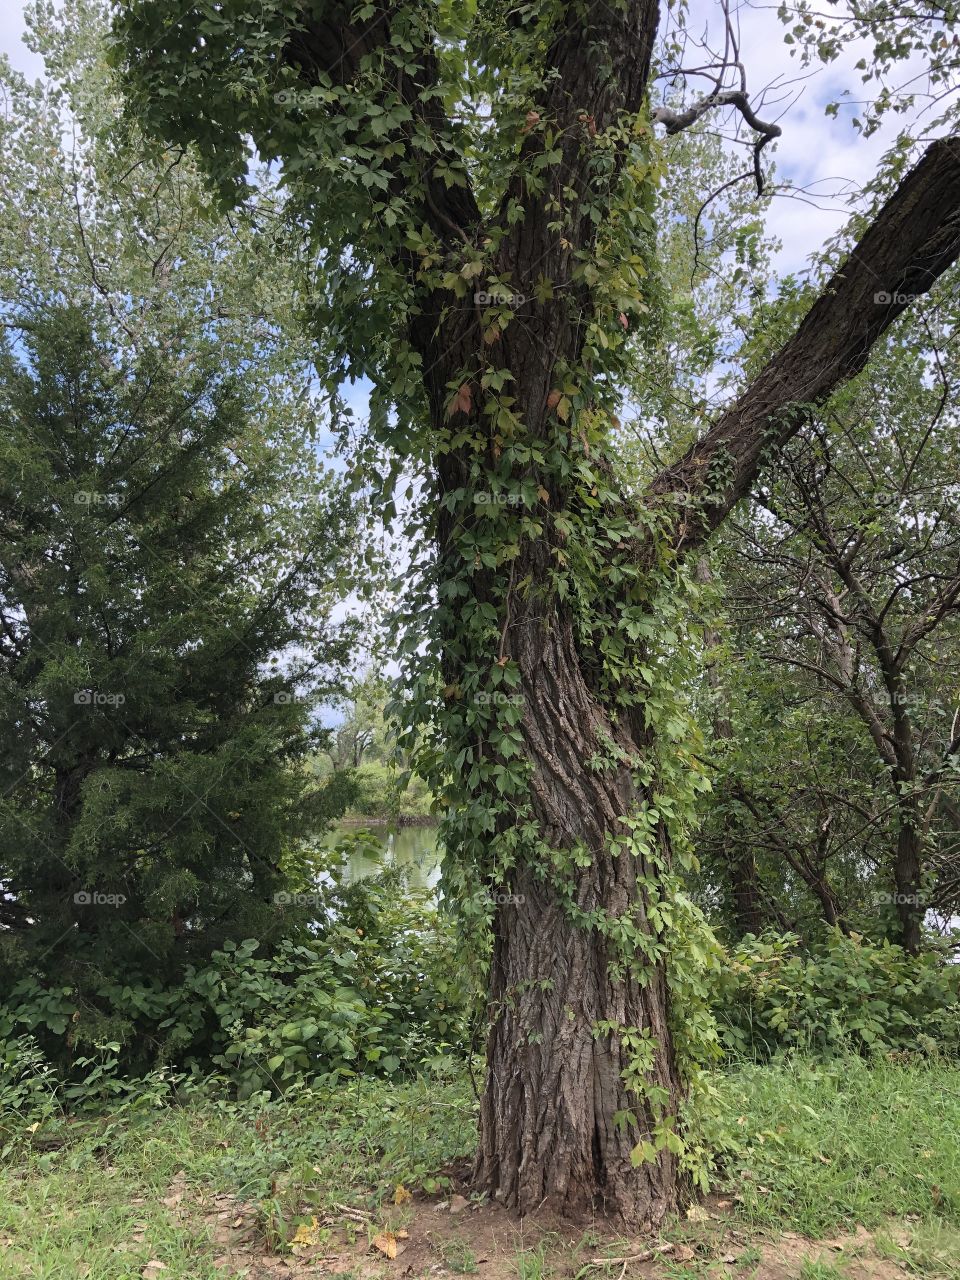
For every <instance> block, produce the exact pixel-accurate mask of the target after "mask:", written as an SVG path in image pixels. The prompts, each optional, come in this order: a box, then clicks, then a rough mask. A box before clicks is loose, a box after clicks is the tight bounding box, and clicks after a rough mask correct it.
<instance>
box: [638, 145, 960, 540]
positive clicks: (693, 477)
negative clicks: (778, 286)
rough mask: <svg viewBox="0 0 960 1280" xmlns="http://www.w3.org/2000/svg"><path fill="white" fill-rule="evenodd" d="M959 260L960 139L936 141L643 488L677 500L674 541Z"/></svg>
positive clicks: (757, 465)
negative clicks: (773, 349)
mask: <svg viewBox="0 0 960 1280" xmlns="http://www.w3.org/2000/svg"><path fill="white" fill-rule="evenodd" d="M958 256H960V138H957V137H950V138H944V139H940V140H938V141H937V142H934V143H932V144H931V145H930V146H929V147H928V148H927V150H926V152H925V153H924V155H923V158H922V159H921V160H920V162H919V163H918V164H917V165H916V166H915V167H914V168H913V169H911V170H910V172H909V173H908V174H907V175H906V177H905V178H904V179H903V181H902V182H901V183H900V185H899V187H898V188H897V190H896V191H895V192H894V194H893V195H892V196H891V197H890V199H889V200H888V201H887V202H886V204H884V206H883V207H882V208H881V210H880V211H879V213H878V214H877V216H876V218H875V219H874V221H873V222H872V223H871V225H870V226H869V228H868V229H867V231H866V232H865V234H864V235H863V236H862V237H861V239H860V241H859V243H858V244H857V245H856V247H855V248H854V249H853V250H852V251H851V253H850V254H849V256H848V257H847V259H846V261H845V262H844V264H843V266H842V267H841V268H840V270H839V271H838V272H837V273H836V275H834V277H833V278H832V279H831V280H830V282H829V283H828V284H827V286H826V288H825V289H824V291H823V293H822V294H821V295H820V297H819V298H818V299H817V301H816V302H815V303H814V305H813V306H812V307H811V309H810V311H808V313H807V315H806V317H805V318H804V320H803V321H802V322H801V324H800V326H799V328H798V329H797V331H796V333H795V334H794V336H793V337H792V338H791V339H790V340H789V342H787V344H786V346H784V347H783V348H782V349H781V351H780V352H779V353H778V354H777V355H776V356H774V357H773V359H772V360H771V361H770V362H769V364H768V365H767V366H766V368H765V369H764V370H763V371H762V372H761V373H760V375H759V376H758V377H757V378H756V379H755V380H754V381H753V383H752V384H751V385H750V386H749V387H748V388H747V390H746V391H744V393H743V394H742V395H741V396H740V398H739V400H737V401H736V403H735V404H734V405H733V406H732V407H731V408H730V409H728V410H727V411H726V413H724V414H723V416H722V417H721V418H720V419H719V421H718V422H716V423H715V424H714V425H713V426H712V427H711V428H710V430H709V431H707V433H706V434H705V435H704V436H703V437H702V438H701V439H700V440H698V441H697V443H696V444H695V445H693V447H692V448H691V449H690V450H689V451H688V452H687V453H686V454H685V455H684V457H682V458H680V459H679V460H678V461H677V462H675V463H673V464H672V465H671V466H669V467H666V468H665V469H664V470H663V471H662V472H661V473H660V475H659V476H658V477H657V478H656V480H655V481H654V482H653V484H652V485H651V486H650V488H649V490H648V491H647V495H646V498H647V501H648V502H650V503H653V504H658V505H659V504H663V503H665V502H675V501H677V500H678V499H679V500H680V502H681V508H680V510H679V512H678V515H677V532H676V538H675V546H676V548H677V550H678V551H679V552H680V553H686V552H689V551H690V550H692V549H693V548H695V547H696V546H698V545H699V544H700V543H702V542H703V540H704V539H705V538H707V537H708V536H709V535H710V534H711V533H712V532H713V530H714V529H716V528H717V526H718V525H720V524H721V523H722V522H723V520H724V519H725V518H726V517H727V515H728V514H729V512H730V511H731V510H732V509H733V507H734V506H735V505H736V504H737V503H738V502H739V501H740V500H741V499H742V498H743V497H745V496H746V495H747V494H748V493H749V491H750V488H751V486H752V484H753V482H754V480H755V479H756V477H757V475H758V473H759V471H760V469H761V466H762V465H763V462H764V460H765V459H767V458H769V457H770V456H774V455H775V454H776V453H777V451H778V450H780V449H781V448H782V447H783V446H784V445H785V444H786V442H787V441H788V440H789V439H790V438H791V437H792V436H793V435H795V434H796V432H797V431H799V430H800V428H801V426H802V425H803V424H804V422H805V421H806V420H807V418H808V417H809V415H810V412H811V411H812V409H813V408H814V407H815V406H816V405H818V404H820V403H822V402H823V401H824V400H826V399H827V398H828V397H829V396H830V395H831V394H832V392H833V391H835V390H836V389H837V387H839V386H841V385H842V384H843V383H844V382H846V381H847V380H848V379H850V378H852V377H854V376H855V375H856V374H858V373H859V372H860V370H861V369H862V368H863V367H864V365H865V364H866V362H867V359H868V357H869V355H870V350H871V348H872V347H873V345H874V343H875V342H876V341H877V340H878V339H879V338H880V337H881V336H882V335H883V333H884V332H885V331H886V330H887V329H888V328H889V327H890V325H891V324H892V323H893V321H894V320H895V319H896V318H897V316H899V315H900V314H901V312H902V311H904V310H905V309H906V308H907V306H909V305H910V303H911V302H913V301H914V300H915V299H917V298H918V297H920V296H921V295H922V294H924V293H926V292H927V291H928V290H929V289H930V288H931V287H932V286H933V284H934V283H935V282H936V280H937V279H938V278H939V277H940V276H941V275H942V274H943V272H944V271H946V270H947V268H948V267H950V266H951V265H952V264H953V263H954V262H955V261H956V260H957V258H958Z"/></svg>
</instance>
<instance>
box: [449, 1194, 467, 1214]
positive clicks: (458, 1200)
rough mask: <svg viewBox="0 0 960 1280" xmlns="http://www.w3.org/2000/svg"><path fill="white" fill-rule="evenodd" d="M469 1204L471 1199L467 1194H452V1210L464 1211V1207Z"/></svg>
mask: <svg viewBox="0 0 960 1280" xmlns="http://www.w3.org/2000/svg"><path fill="white" fill-rule="evenodd" d="M468 1204H469V1201H468V1200H467V1198H466V1196H451V1197H450V1212H451V1213H463V1211H464V1209H466V1208H467V1207H468Z"/></svg>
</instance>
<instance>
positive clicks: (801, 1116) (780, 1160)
mask: <svg viewBox="0 0 960 1280" xmlns="http://www.w3.org/2000/svg"><path fill="white" fill-rule="evenodd" d="M720 1092H721V1098H722V1100H723V1102H724V1105H725V1108H726V1109H727V1112H728V1114H729V1118H730V1123H729V1129H730V1133H731V1136H732V1139H731V1140H732V1141H734V1142H736V1143H737V1144H738V1145H739V1147H740V1150H739V1151H738V1152H736V1154H734V1155H733V1156H732V1157H731V1158H730V1159H728V1161H727V1170H726V1173H727V1178H728V1181H729V1184H730V1187H731V1189H732V1190H733V1191H734V1192H735V1193H737V1194H738V1195H739V1196H740V1197H742V1199H741V1200H740V1201H739V1202H738V1207H739V1210H740V1213H741V1214H742V1215H744V1216H745V1217H746V1218H747V1219H748V1220H749V1221H750V1222H752V1223H754V1224H756V1225H761V1226H771V1227H777V1228H779V1229H783V1230H792V1231H797V1232H801V1233H803V1234H807V1235H818V1234H822V1233H824V1232H828V1231H831V1230H834V1229H835V1228H836V1227H838V1226H842V1225H843V1224H851V1225H852V1224H853V1223H855V1222H861V1223H863V1225H864V1226H865V1227H868V1228H869V1227H874V1226H877V1225H879V1224H880V1223H882V1222H883V1221H884V1219H885V1218H887V1217H890V1216H903V1215H908V1214H909V1215H915V1216H916V1217H917V1218H918V1219H919V1220H920V1221H923V1222H931V1223H933V1222H937V1221H945V1222H947V1223H951V1224H953V1225H960V1068H958V1067H957V1066H956V1065H946V1064H943V1063H936V1062H930V1063H924V1062H918V1063H911V1064H902V1063H894V1062H890V1061H888V1060H887V1059H886V1058H883V1057H878V1058H877V1059H876V1060H874V1061H873V1062H871V1063H867V1062H865V1061H863V1060H862V1059H860V1058H845V1059H842V1060H838V1061H836V1062H832V1063H821V1064H816V1063H811V1062H804V1061H802V1060H795V1061H790V1062H788V1063H785V1064H771V1065H766V1066H744V1067H740V1068H738V1069H737V1070H735V1071H730V1072H727V1073H725V1074H724V1075H723V1076H722V1077H721V1079H720Z"/></svg>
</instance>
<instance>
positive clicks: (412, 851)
mask: <svg viewBox="0 0 960 1280" xmlns="http://www.w3.org/2000/svg"><path fill="white" fill-rule="evenodd" d="M357 831H369V832H370V833H371V834H372V835H373V836H375V837H376V839H377V840H378V842H379V844H380V855H379V857H378V858H370V857H366V856H365V855H364V854H362V853H359V852H357V853H353V854H351V855H350V858H349V859H348V861H347V876H348V879H350V880H360V879H362V878H363V877H364V876H369V875H373V874H375V873H376V872H377V871H379V870H380V868H381V867H406V868H407V870H408V871H409V874H410V883H411V884H413V885H414V886H416V887H417V888H418V889H432V888H434V886H435V885H436V883H437V881H438V880H439V879H440V851H439V849H438V848H437V829H436V827H400V828H399V830H397V831H393V830H391V829H390V828H389V827H387V826H385V825H384V826H374V825H372V824H370V823H365V824H360V823H353V822H350V823H343V824H341V825H340V826H339V827H337V828H336V829H335V830H334V831H333V832H331V839H336V837H337V836H339V835H345V834H353V833H355V832H357Z"/></svg>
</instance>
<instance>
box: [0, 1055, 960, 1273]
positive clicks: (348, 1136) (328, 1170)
mask: <svg viewBox="0 0 960 1280" xmlns="http://www.w3.org/2000/svg"><path fill="white" fill-rule="evenodd" d="M717 1081H718V1087H719V1090H720V1096H721V1099H722V1102H723V1114H724V1126H725V1128H726V1130H727V1133H728V1143H729V1146H730V1149H729V1151H728V1153H727V1155H726V1157H725V1163H724V1167H723V1179H724V1182H725V1185H726V1186H727V1187H728V1188H729V1190H730V1192H731V1193H732V1194H734V1195H735V1196H736V1197H737V1203H736V1215H737V1217H738V1219H739V1224H738V1229H742V1230H743V1231H744V1232H749V1231H750V1230H751V1229H756V1230H757V1231H758V1232H760V1233H762V1234H763V1235H767V1234H768V1233H772V1234H774V1235H775V1233H777V1232H780V1231H793V1232H797V1233H801V1234H809V1235H813V1236H817V1235H823V1234H827V1233H829V1234H837V1233H838V1231H839V1230H841V1229H842V1228H843V1227H844V1226H850V1227H852V1226H853V1224H854V1223H855V1222H861V1223H863V1224H864V1226H866V1227H868V1228H871V1229H876V1242H877V1243H876V1249H877V1251H878V1252H882V1254H883V1256H885V1257H887V1258H889V1259H890V1260H891V1261H896V1262H899V1263H901V1264H902V1265H904V1266H905V1267H906V1268H907V1269H908V1271H911V1272H912V1273H914V1274H916V1275H922V1276H935V1275H936V1276H953V1277H960V1067H957V1066H947V1065H944V1064H938V1063H928V1064H924V1063H921V1062H916V1063H911V1064H894V1063H891V1062H888V1061H887V1060H886V1059H878V1060H876V1061H875V1062H873V1063H871V1064H867V1063H864V1062H862V1061H860V1060H859V1059H848V1060H844V1061H842V1062H837V1063H833V1064H819V1065H818V1064H813V1063H809V1062H803V1061H795V1062H790V1063H788V1064H773V1065H766V1066H744V1067H740V1068H738V1069H736V1070H731V1071H727V1072H724V1073H722V1074H720V1075H719V1076H718V1077H717ZM27 1123H28V1122H27V1121H26V1120H24V1119H16V1118H13V1117H6V1119H5V1118H4V1117H3V1116H0V1133H3V1131H4V1130H5V1131H6V1138H5V1140H8V1139H9V1137H10V1135H11V1133H13V1134H15V1135H16V1145H15V1147H14V1150H13V1152H12V1153H11V1154H10V1155H9V1156H8V1158H7V1160H6V1162H5V1165H4V1167H3V1168H2V1169H0V1280H83V1277H85V1276H88V1277H89V1280H131V1277H133V1278H136V1277H139V1276H140V1274H141V1271H142V1268H143V1267H144V1265H145V1264H146V1263H147V1262H148V1261H150V1260H151V1259H157V1260H159V1261H161V1262H163V1263H164V1264H165V1266H166V1268H167V1269H166V1270H165V1271H162V1272H160V1273H158V1280H236V1276H235V1274H233V1273H231V1271H230V1270H229V1269H228V1268H216V1267H214V1265H213V1264H214V1259H215V1258H216V1257H217V1256H219V1255H220V1254H222V1252H223V1247H222V1244H217V1243H216V1242H215V1241H214V1240H213V1238H212V1228H211V1227H210V1226H209V1225H208V1221H207V1218H208V1216H209V1212H208V1211H209V1205H210V1201H211V1198H212V1197H213V1196H215V1195H216V1194H225V1195H229V1196H231V1197H235V1198H236V1199H237V1200H238V1201H243V1202H245V1203H247V1204H249V1205H250V1206H251V1216H250V1221H251V1223H255V1225H256V1231H257V1233H258V1235H259V1237H260V1238H262V1239H264V1240H266V1241H268V1242H269V1243H270V1244H271V1245H272V1246H273V1247H274V1248H277V1249H280V1250H282V1249H283V1248H284V1245H285V1242H288V1241H289V1240H290V1238H291V1236H292V1235H293V1233H294V1231H295V1230H296V1226H297V1224H298V1222H304V1221H308V1220H309V1215H310V1214H311V1213H316V1214H317V1215H318V1216H321V1217H322V1215H323V1213H324V1211H325V1210H327V1209H329V1208H331V1207H332V1206H334V1205H337V1204H352V1205H356V1206H360V1207H361V1208H366V1209H374V1210H375V1209H377V1208H378V1207H379V1206H383V1213H382V1215H381V1216H382V1217H386V1218H390V1216H391V1215H393V1216H396V1215H398V1214H401V1213H403V1212H408V1211H409V1210H408V1206H406V1205H404V1206H402V1207H400V1208H397V1207H395V1206H394V1205H393V1197H394V1192H395V1189H396V1187H397V1184H399V1183H402V1184H403V1185H404V1186H406V1187H408V1188H411V1189H412V1188H415V1187H423V1188H426V1189H427V1190H431V1191H433V1190H435V1191H442V1190H443V1189H444V1187H445V1185H446V1184H445V1180H444V1177H443V1170H444V1168H446V1167H448V1166H449V1164H450V1162H451V1161H454V1160H456V1159H458V1158H460V1157H463V1156H466V1155H469V1154H470V1153H471V1151H472V1147H473V1141H474V1123H475V1107H474V1104H473V1101H472V1097H471V1094H470V1091H469V1088H468V1087H467V1086H466V1085H465V1084H464V1083H463V1082H461V1081H459V1080H449V1079H430V1080H420V1081H417V1082H406V1083H398V1084H388V1083H386V1082H383V1081H372V1080H360V1081H359V1082H354V1083H353V1084H352V1085H350V1086H348V1087H345V1088H344V1089H343V1090H342V1091H341V1092H339V1093H337V1094H335V1095H326V1096H321V1095H319V1094H315V1093H310V1092H308V1091H305V1092H304V1093H302V1094H301V1095H299V1096H297V1097H294V1098H290V1099H288V1100H286V1101H283V1102H269V1103H262V1102H248V1103H243V1104H238V1103H232V1102H229V1101H226V1100H225V1099H223V1098H217V1097H215V1096H212V1095H211V1094H210V1093H209V1092H206V1093H205V1092H203V1091H200V1092H196V1093H194V1094H193V1095H191V1096H190V1097H189V1099H187V1100H185V1101H184V1103H183V1105H177V1106H172V1105H164V1106H156V1107H154V1106H151V1107H148V1108H146V1109H144V1108H141V1109H137V1108H136V1107H135V1106H133V1105H127V1106H124V1107H121V1108H120V1109H119V1110H117V1111H114V1112H113V1114H112V1115H111V1116H110V1117H106V1118H105V1117H100V1118H97V1117H94V1118H91V1119H80V1120H77V1121H75V1122H70V1123H66V1122H64V1121H63V1120H51V1121H45V1122H44V1123H43V1124H42V1125H41V1126H40V1128H39V1129H38V1130H37V1131H36V1132H35V1133H34V1134H33V1135H32V1136H31V1135H30V1134H29V1133H28V1132H27ZM51 1138H56V1139H57V1140H60V1141H62V1143H63V1145H62V1146H60V1147H59V1148H58V1149H56V1150H50V1151H46V1152H44V1151H41V1150H38V1149H37V1146H36V1145H35V1144H36V1143H37V1142H38V1141H40V1142H43V1141H48V1140H50V1139H51ZM0 1145H2V1143H0ZM181 1171H182V1173H183V1177H182V1179H180V1182H181V1183H182V1185H183V1187H184V1188H185V1191H184V1200H185V1204H186V1205H188V1206H189V1210H190V1222H191V1226H190V1229H189V1230H185V1229H184V1227H183V1225H182V1224H180V1223H179V1222H178V1220H177V1216H176V1210H174V1209H171V1207H170V1206H169V1205H164V1204H163V1200H164V1198H165V1197H168V1196H169V1192H170V1187H171V1183H172V1182H173V1181H174V1178H175V1175H177V1174H179V1173H180V1172H181ZM200 1197H205V1199H204V1200H203V1201H202V1202H201V1203H198V1198H200ZM205 1207H206V1216H205ZM398 1222H399V1218H398ZM355 1229H356V1232H357V1238H358V1240H359V1239H360V1238H361V1237H362V1236H363V1235H364V1234H365V1231H366V1228H365V1226H364V1225H363V1222H362V1220H361V1221H360V1222H358V1224H357V1226H356V1228H355ZM459 1234H460V1236H461V1237H462V1238H461V1239H458V1240H447V1241H446V1242H445V1244H444V1245H443V1249H444V1251H445V1253H444V1256H443V1261H444V1263H445V1264H446V1266H447V1268H448V1269H449V1270H450V1271H452V1272H455V1273H457V1274H461V1275H469V1274H472V1273H473V1269H474V1268H475V1267H476V1265H477V1264H476V1252H475V1248H474V1245H473V1243H472V1242H471V1240H470V1233H469V1225H468V1224H467V1223H466V1222H465V1223H464V1224H463V1228H462V1230H461V1231H460V1233H459ZM543 1244H544V1242H543V1240H542V1239H539V1240H538V1239H537V1238H536V1237H532V1238H531V1239H530V1240H529V1241H528V1242H526V1241H525V1242H523V1243H522V1244H521V1246H520V1247H519V1248H518V1250H517V1255H516V1258H515V1259H514V1270H515V1272H516V1275H517V1277H518V1280H544V1278H545V1277H547V1276H548V1275H550V1274H552V1265H553V1264H552V1262H551V1259H550V1258H549V1257H548V1255H549V1254H550V1250H549V1249H548V1248H545V1247H543ZM825 1268H826V1269H825ZM838 1268H840V1269H839V1270H838ZM700 1269H701V1268H700V1266H699V1264H691V1266H690V1268H689V1269H688V1270H687V1271H683V1272H682V1274H684V1275H686V1274H694V1272H696V1273H697V1274H699V1271H700ZM661 1270H662V1271H663V1274H666V1273H667V1271H668V1270H669V1267H667V1266H666V1264H665V1265H664V1267H663V1268H661ZM673 1274H677V1275H679V1274H681V1270H678V1269H677V1268H674V1271H673ZM841 1274H842V1266H841V1264H840V1262H839V1261H838V1263H837V1265H836V1266H828V1264H827V1262H822V1263H812V1262H811V1263H809V1264H808V1265H807V1269H806V1271H805V1273H804V1275H803V1277H802V1280H838V1277H839V1276H840V1275H841Z"/></svg>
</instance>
